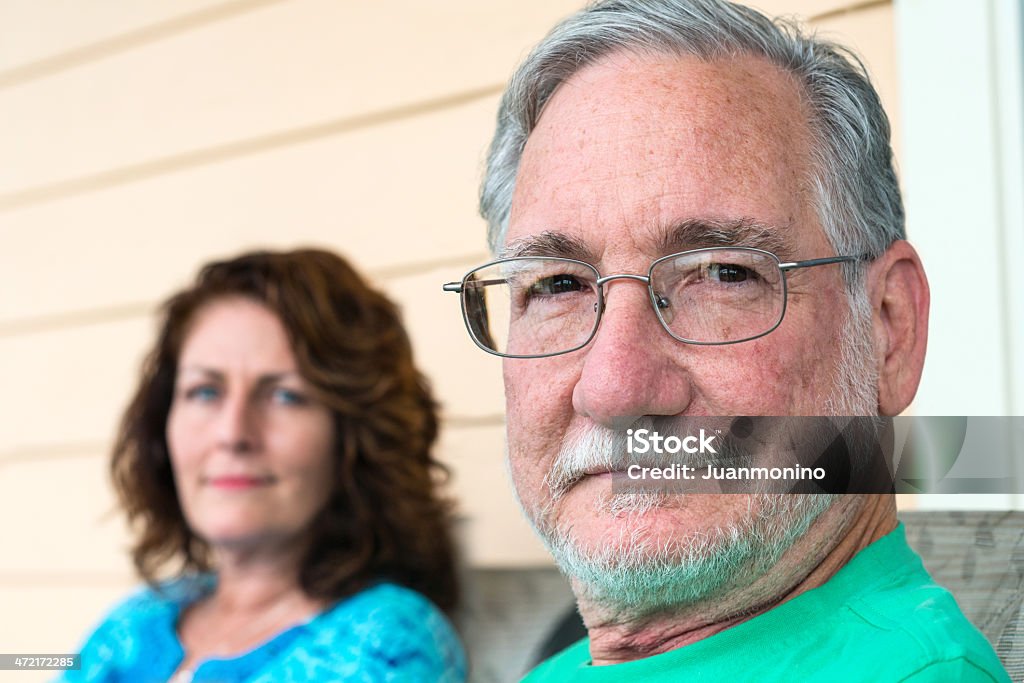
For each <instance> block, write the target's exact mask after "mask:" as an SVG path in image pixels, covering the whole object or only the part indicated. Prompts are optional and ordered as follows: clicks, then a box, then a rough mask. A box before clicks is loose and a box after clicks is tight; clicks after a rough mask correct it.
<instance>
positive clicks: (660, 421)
mask: <svg viewBox="0 0 1024 683" xmlns="http://www.w3.org/2000/svg"><path fill="white" fill-rule="evenodd" d="M680 424H681V422H680V420H679V418H671V417H665V418H661V417H642V418H639V419H637V420H636V421H635V422H633V424H631V425H630V426H629V429H633V430H636V431H638V430H641V429H647V430H648V431H650V432H661V433H664V434H679V433H680ZM659 427H660V429H659ZM628 442H629V437H628V435H627V434H626V429H622V430H614V429H608V428H607V427H602V426H600V425H596V424H593V423H586V424H581V425H580V426H579V427H577V428H576V429H575V430H571V431H569V432H567V433H566V435H565V437H564V438H563V439H562V445H561V448H560V449H559V451H558V455H557V456H556V457H555V461H554V462H553V463H552V465H551V469H550V470H549V471H548V474H547V476H546V477H545V478H544V481H545V484H546V485H547V487H548V489H549V490H550V492H551V497H552V499H554V500H558V499H559V498H561V497H562V496H563V495H565V493H566V492H567V491H568V490H569V489H571V488H572V487H573V486H574V485H575V484H576V483H577V482H579V481H580V480H581V479H583V478H584V477H585V476H587V475H591V474H598V473H602V472H625V471H626V470H627V468H628V467H629V466H630V465H640V466H641V467H663V466H665V465H666V464H669V463H678V464H680V465H684V464H685V465H689V466H691V467H697V468H702V467H708V466H710V465H715V464H719V463H722V462H730V463H733V464H736V458H737V456H738V454H737V453H734V452H732V451H731V449H729V448H728V444H716V446H720V447H719V453H718V454H717V455H714V454H710V453H708V454H701V453H694V454H688V453H679V454H678V455H676V454H673V455H667V454H664V453H660V454H659V453H655V452H653V449H648V452H647V453H642V454H641V453H629V451H628Z"/></svg>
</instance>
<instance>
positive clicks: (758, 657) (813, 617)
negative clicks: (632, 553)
mask: <svg viewBox="0 0 1024 683" xmlns="http://www.w3.org/2000/svg"><path fill="white" fill-rule="evenodd" d="M524 681H527V682H528V683H544V682H547V681H552V682H557V683H572V682H577V683H613V682H614V683H622V682H623V681H643V682H644V683H658V682H659V681H681V682H684V683H689V682H691V681H694V682H695V681H702V682H711V681H726V682H727V683H739V682H740V681H757V682H758V683H767V682H769V681H786V682H787V683H791V682H792V681H801V682H802V683H806V682H808V681H810V682H813V681H828V682H829V683H835V682H836V681H865V682H867V681H870V682H871V683H890V682H895V681H913V682H914V683H926V682H927V683H932V682H934V683H952V682H954V681H969V682H970V683H974V682H975V681H977V682H978V683H982V682H984V683H993V682H998V683H1010V678H1009V676H1007V674H1006V671H1005V670H1004V669H1003V667H1002V665H1001V664H1000V663H999V659H998V658H997V657H996V654H995V652H993V650H992V646H991V645H989V643H988V641H987V640H985V637H984V636H983V635H982V634H981V632H979V631H978V629H976V628H975V627H974V626H972V625H971V623H970V622H969V621H967V618H966V617H965V616H964V615H963V613H962V612H961V611H960V608H959V607H958V606H957V604H956V602H955V601H954V600H953V596H952V595H951V594H950V593H949V591H947V590H946V589H945V588H942V587H941V586H939V585H937V584H936V583H935V582H934V581H933V580H932V578H931V577H930V576H929V575H928V572H927V571H925V569H924V566H923V565H922V564H921V558H919V557H918V556H917V555H916V554H915V553H914V551H913V550H911V549H910V546H908V545H907V539H906V534H905V533H904V529H903V525H902V524H900V525H899V526H897V527H896V529H895V530H893V531H892V533H890V534H888V535H887V536H884V537H883V538H881V539H879V540H878V541H876V542H875V543H872V544H871V545H870V546H868V547H867V548H865V549H863V550H862V551H860V552H859V553H857V555H856V556H855V557H854V558H853V559H852V560H851V561H850V562H849V563H848V564H847V565H846V566H845V567H843V568H842V569H841V570H840V571H839V572H838V573H837V574H836V575H835V576H833V577H832V578H831V579H830V580H829V581H828V582H827V583H826V584H825V585H824V586H821V587H819V588H815V589H814V590H810V591H807V592H806V593H803V594H801V595H799V596H797V597H796V598H793V599H792V600H790V601H788V602H785V603H783V604H781V605H779V606H778V607H775V608H774V609H771V610H769V611H767V612H765V613H764V614H761V615H758V616H756V617H754V618H753V619H750V620H749V621H745V622H743V623H741V624H738V625H736V626H732V627H730V628H728V629H726V630H724V631H721V632H719V633H716V634H715V635H713V636H711V637H709V638H705V639H704V640H700V641H697V642H696V643H693V644H691V645H686V646H685V647H681V648H678V649H676V650H672V651H670V652H666V653H664V654H660V655H655V656H653V657H647V658H645V659H638V660H636V661H632V662H626V663H625V664H614V665H610V666H591V664H590V648H589V641H588V640H587V639H583V640H581V641H580V642H578V643H576V644H575V645H572V646H570V647H568V648H567V649H565V650H563V651H562V652H560V653H559V654H557V655H555V656H554V657H552V658H551V659H549V660H547V661H546V662H543V663H542V664H540V665H539V666H538V667H537V668H536V669H534V670H533V671H531V672H530V673H529V674H528V675H527V676H526V678H525V679H524Z"/></svg>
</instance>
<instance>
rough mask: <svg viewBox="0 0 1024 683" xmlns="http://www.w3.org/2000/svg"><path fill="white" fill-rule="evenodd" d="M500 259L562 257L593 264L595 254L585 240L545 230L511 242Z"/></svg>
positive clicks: (502, 251) (500, 255) (502, 252)
mask: <svg viewBox="0 0 1024 683" xmlns="http://www.w3.org/2000/svg"><path fill="white" fill-rule="evenodd" d="M498 256H499V258H515V257H517V256H560V257H562V258H571V259H576V260H577V261H585V262H587V263H593V259H594V254H593V252H591V251H590V249H589V248H588V247H587V245H586V244H584V242H583V240H581V239H579V238H577V237H572V236H570V235H566V234H565V233H564V232H555V231H553V230H545V231H544V232H540V233H537V234H536V235H528V236H526V237H520V238H519V239H517V240H513V241H512V242H509V243H508V244H507V245H505V247H504V248H503V249H502V250H501V252H500V253H499V254H498Z"/></svg>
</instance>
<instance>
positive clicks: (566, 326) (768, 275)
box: [463, 249, 785, 356]
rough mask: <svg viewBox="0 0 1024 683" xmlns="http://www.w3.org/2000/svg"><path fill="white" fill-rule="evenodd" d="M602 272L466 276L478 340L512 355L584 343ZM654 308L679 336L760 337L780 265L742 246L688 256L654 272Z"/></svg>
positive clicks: (548, 263) (540, 268) (521, 262)
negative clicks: (598, 280) (740, 247)
mask: <svg viewBox="0 0 1024 683" xmlns="http://www.w3.org/2000/svg"><path fill="white" fill-rule="evenodd" d="M598 277H599V275H598V272H597V270H596V269H594V268H593V267H591V266H588V265H586V264H583V263H578V262H574V261H566V260H560V259H554V258H516V259H509V260H506V261H500V262H498V263H495V264H491V265H489V266H484V267H483V268H479V269H477V270H475V271H473V272H472V273H470V274H469V275H468V276H467V277H466V279H465V281H464V284H463V306H464V307H465V313H466V320H467V321H468V323H469V328H470V331H471V332H472V334H473V336H474V338H475V339H476V341H477V342H478V343H479V344H481V345H482V346H484V347H485V348H488V349H490V350H492V351H495V352H497V353H500V354H504V355H511V356H543V355H550V354H556V353H564V352H566V351H571V350H575V349H577V348H579V347H581V346H583V345H584V344H586V343H587V342H588V341H589V340H590V338H591V336H592V335H593V333H594V331H595V329H596V327H597V324H598V320H599V311H598V302H599V295H598V291H599V286H598V284H597V279H598ZM650 288H651V291H652V292H653V297H654V300H653V302H652V303H653V304H654V308H655V310H656V311H657V313H658V317H659V318H660V319H661V321H662V324H663V325H664V326H665V328H666V329H667V330H668V331H669V332H670V333H671V334H672V335H673V336H674V337H676V338H677V339H680V340H682V341H691V342H699V343H708V344H715V343H718V344H721V343H730V342H736V341H743V340H745V339H750V338H752V337H757V336H759V335H761V334H764V333H765V332H767V331H769V330H771V329H772V328H773V327H775V325H776V324H778V322H779V320H780V319H781V317H782V313H783V309H784V306H785V295H784V291H785V288H784V282H783V277H782V271H781V270H780V269H779V264H778V261H777V260H775V259H774V258H773V257H772V256H771V255H770V254H767V253H763V252H759V251H753V250H744V249H709V250H699V251H693V252H687V253H685V254H679V255H676V256H672V257H669V258H666V259H661V260H659V261H657V262H656V263H655V265H654V267H653V268H652V270H651V283H650Z"/></svg>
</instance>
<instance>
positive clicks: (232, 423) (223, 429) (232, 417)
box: [217, 393, 259, 453]
mask: <svg viewBox="0 0 1024 683" xmlns="http://www.w3.org/2000/svg"><path fill="white" fill-rule="evenodd" d="M255 413H256V408H255V406H253V405H252V402H251V401H250V400H249V398H248V397H247V396H245V395H243V394H241V393H239V394H234V395H230V394H229V395H228V396H227V397H225V399H224V401H223V402H222V403H221V406H220V411H219V414H218V416H217V445H218V447H220V448H222V449H225V450H228V451H230V452H232V453H251V452H253V451H254V450H256V448H257V447H258V445H259V439H258V436H259V435H258V431H259V430H258V428H257V423H258V421H259V417H258V416H257V415H256V414H255Z"/></svg>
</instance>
